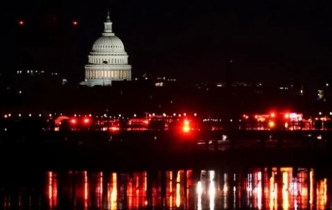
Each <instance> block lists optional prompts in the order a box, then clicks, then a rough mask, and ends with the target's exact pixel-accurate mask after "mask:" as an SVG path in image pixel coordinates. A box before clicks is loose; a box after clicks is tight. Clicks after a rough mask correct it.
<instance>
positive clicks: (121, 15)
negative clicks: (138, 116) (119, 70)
mask: <svg viewBox="0 0 332 210" xmlns="http://www.w3.org/2000/svg"><path fill="white" fill-rule="evenodd" d="M107 8H109V9H110V13H111V20H112V22H113V31H114V32H115V34H116V35H117V36H118V37H119V38H120V39H121V40H122V41H123V42H124V44H125V48H126V51H127V52H128V54H129V61H130V64H131V65H132V66H133V75H134V77H142V75H143V74H144V73H147V74H148V75H166V76H175V77H178V78H183V79H200V80H221V81H222V80H225V68H226V66H227V65H226V61H227V59H232V60H233V63H232V79H233V80H235V81H240V80H243V81H256V80H264V81H274V80H287V79H289V78H294V79H296V80H301V81H310V80H312V79H326V78H328V77H329V76H331V73H330V72H331V68H332V63H331V60H332V52H331V49H332V48H331V47H332V15H331V11H332V10H331V9H332V2H331V1H329V0H326V1H324V0H320V1H306V0H301V1H292V0H291V1H267V0H265V1H236V0H229V1H225V0H224V1H222V0H215V1H212V0H206V1H197V0H191V1H187V0H178V1H174V0H168V1H166V0H153V1H152V0H151V1H137V0H132V1H130V0H121V1H98V2H97V1H84V0H83V1H79V2H74V1H71V2H69V1H68V0H67V1H63V0H59V1H52V0H50V1H44V0H43V1H42V0H40V1H9V2H6V3H5V4H4V3H3V5H2V11H1V16H0V18H1V19H0V21H1V26H2V30H1V40H2V52H1V53H2V56H1V64H2V66H1V69H0V72H2V73H6V72H7V73H8V72H9V71H15V70H16V69H29V68H31V69H33V68H35V69H44V70H47V71H57V72H60V73H62V74H64V75H65V76H66V77H68V78H70V79H72V80H78V81H80V80H83V77H84V65H85V63H86V62H87V55H88V52H89V51H90V49H91V47H92V44H93V42H94V41H95V40H96V39H97V38H98V37H100V35H101V33H102V31H103V21H104V20H105V16H106V11H107ZM19 20H24V26H19V24H18V22H19ZM75 20H76V21H78V25H77V26H73V25H72V22H73V21H75ZM15 72H16V71H15Z"/></svg>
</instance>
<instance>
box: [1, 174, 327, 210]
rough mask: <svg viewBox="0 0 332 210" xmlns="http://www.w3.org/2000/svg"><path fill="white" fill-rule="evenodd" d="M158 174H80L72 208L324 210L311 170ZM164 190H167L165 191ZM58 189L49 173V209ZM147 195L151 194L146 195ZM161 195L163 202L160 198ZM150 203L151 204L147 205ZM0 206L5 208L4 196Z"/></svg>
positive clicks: (323, 186) (320, 185)
mask: <svg viewBox="0 0 332 210" xmlns="http://www.w3.org/2000/svg"><path fill="white" fill-rule="evenodd" d="M161 173H162V172H158V173H157V174H158V176H153V175H152V176H150V174H149V176H148V174H147V172H136V173H133V175H132V177H130V175H129V174H123V173H122V174H118V173H111V174H109V175H106V174H107V173H105V174H103V172H98V173H94V174H92V175H91V178H89V177H90V176H88V173H87V171H84V172H74V173H72V174H69V176H73V175H74V176H76V178H75V179H74V180H75V182H76V184H75V185H74V186H75V189H73V190H74V191H75V193H74V194H73V195H74V196H75V204H76V203H77V201H79V203H77V205H80V207H83V206H84V209H87V208H88V206H89V203H90V202H93V199H92V200H90V199H91V198H95V202H93V203H91V207H93V208H98V209H99V208H107V209H114V210H115V209H119V208H120V207H121V206H122V201H125V203H126V204H124V205H125V206H126V209H140V208H146V206H147V205H149V206H153V207H157V206H159V207H160V206H163V205H164V204H165V205H166V206H165V207H167V208H179V209H192V208H197V209H209V208H214V209H227V208H234V209H236V208H238V209H239V208H249V207H250V208H255V209H278V208H282V209H296V208H297V209H310V208H312V207H313V205H314V204H316V209H324V208H325V207H326V204H327V179H326V178H324V179H319V180H315V179H314V177H315V176H314V173H315V171H314V170H313V169H307V168H305V169H301V170H299V171H298V173H297V177H296V178H294V177H293V169H292V168H279V169H278V168H272V172H268V169H267V168H264V169H250V170H249V172H248V173H221V172H220V171H205V172H204V173H203V172H201V175H200V178H199V180H198V178H195V177H197V176H196V175H195V174H196V173H193V171H191V170H189V171H184V170H177V171H166V172H165V171H164V172H163V173H165V174H164V175H165V176H163V177H165V178H166V179H164V178H161V177H162V176H161ZM212 175H213V176H212ZM148 179H149V180H148ZM150 179H152V180H150ZM162 179H164V180H162ZM161 181H164V183H161ZM165 181H166V183H165ZM163 184H165V185H163ZM103 185H105V186H103ZM162 186H165V187H166V189H165V188H163V190H165V191H164V192H162ZM91 187H93V189H92V188H91ZM103 187H105V188H103ZM196 187H197V189H196ZM198 187H200V189H199V190H198ZM57 188H58V186H57V174H56V173H54V172H48V173H47V188H46V194H47V198H48V206H49V208H53V209H54V208H56V207H57V205H58V204H57V197H58V192H57ZM89 188H90V190H91V191H90V190H89ZM125 188H126V189H125ZM148 188H149V189H148ZM103 191H105V192H103ZM90 192H91V194H90ZM147 192H150V193H151V194H150V195H147ZM163 193H166V194H163ZM70 194H71V193H70ZM103 194H104V195H103ZM124 194H126V196H124ZM162 194H163V195H165V196H166V197H163V198H162V197H161V195H162ZM68 196H70V195H68ZM149 196H150V197H149ZM123 198H125V199H126V200H122V199H123ZM148 198H149V202H151V203H148ZM150 198H151V199H150ZM230 198H231V199H230ZM7 200H8V199H7ZM4 202H5V204H4V205H7V206H8V204H7V203H8V201H6V198H5V197H4ZM103 204H105V205H106V206H103ZM77 205H76V206H77Z"/></svg>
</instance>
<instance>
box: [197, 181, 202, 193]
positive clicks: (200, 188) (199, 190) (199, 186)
mask: <svg viewBox="0 0 332 210" xmlns="http://www.w3.org/2000/svg"><path fill="white" fill-rule="evenodd" d="M196 190H197V194H198V195H201V194H202V192H203V187H202V183H201V182H200V181H199V182H197V188H196Z"/></svg>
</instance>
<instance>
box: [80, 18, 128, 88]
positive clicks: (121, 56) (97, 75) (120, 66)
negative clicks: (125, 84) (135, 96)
mask: <svg viewBox="0 0 332 210" xmlns="http://www.w3.org/2000/svg"><path fill="white" fill-rule="evenodd" d="M124 80H126V81H129V80H131V65H129V64H128V54H127V52H126V51H125V48H124V45H123V42H122V41H121V39H119V38H118V37H117V36H115V34H114V33H113V31H112V22H111V19H110V15H109V12H108V13H107V18H106V22H104V32H103V33H102V36H101V37H100V38H98V39H97V40H96V41H95V42H94V44H93V45H92V51H91V52H90V54H89V56H88V64H87V65H85V81H84V82H81V83H80V84H81V85H87V86H90V87H92V86H96V85H101V86H105V85H111V84H112V81H124Z"/></svg>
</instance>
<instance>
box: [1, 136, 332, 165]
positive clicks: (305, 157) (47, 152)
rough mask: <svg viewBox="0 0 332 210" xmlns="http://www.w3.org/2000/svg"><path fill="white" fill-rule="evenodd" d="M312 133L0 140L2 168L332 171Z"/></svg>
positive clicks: (327, 146) (322, 142)
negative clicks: (279, 168)
mask: <svg viewBox="0 0 332 210" xmlns="http://www.w3.org/2000/svg"><path fill="white" fill-rule="evenodd" d="M310 132H311V133H310V134H308V132H295V131H294V132H265V131H259V132H257V131H256V132H242V133H241V132H239V131H236V132H234V133H231V132H228V133H226V132H225V131H220V132H209V133H199V134H192V135H187V136H183V135H182V136H181V135H180V136H179V135H177V134H170V133H165V132H164V133H163V132H137V133H135V132H127V133H118V134H110V133H106V132H71V133H59V132H57V133H54V132H53V133H31V134H24V135H22V134H16V135H14V134H11V135H8V134H7V135H6V136H4V135H3V136H1V140H2V141H1V142H0V158H1V159H2V160H4V161H3V167H11V166H13V165H16V166H17V167H29V168H31V167H34V168H36V169H42V170H57V169H78V170H86V169H96V170H100V169H112V170H143V169H144V170H146V169H151V170H169V169H183V168H213V167H216V166H217V167H221V166H222V167H236V168H242V167H258V166H261V165H264V166H285V165H287V166H290V165H295V166H302V165H303V166H305V167H319V168H328V167H331V165H332V161H329V160H330V159H331V154H332V147H331V142H332V138H331V137H330V136H331V134H330V132H325V133H322V134H321V133H315V131H310ZM309 135H310V137H308V136H309ZM225 136H227V138H226V137H225ZM317 136H319V138H318V137H317ZM45 160H47V161H45Z"/></svg>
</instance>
